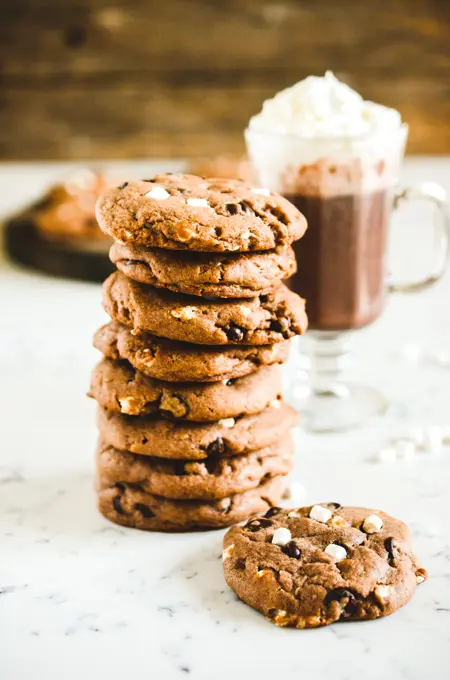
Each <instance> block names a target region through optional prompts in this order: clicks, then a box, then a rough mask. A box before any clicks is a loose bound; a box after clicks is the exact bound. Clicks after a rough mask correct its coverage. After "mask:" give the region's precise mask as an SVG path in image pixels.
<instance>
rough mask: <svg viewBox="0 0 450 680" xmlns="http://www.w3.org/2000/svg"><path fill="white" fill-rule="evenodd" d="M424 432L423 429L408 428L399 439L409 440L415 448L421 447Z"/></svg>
mask: <svg viewBox="0 0 450 680" xmlns="http://www.w3.org/2000/svg"><path fill="white" fill-rule="evenodd" d="M424 436H425V432H424V429H423V427H410V428H409V429H408V430H406V432H405V434H404V435H402V436H401V437H399V439H410V440H411V441H413V442H414V444H415V445H416V446H422V444H423V440H424Z"/></svg>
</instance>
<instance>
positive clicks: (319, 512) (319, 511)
mask: <svg viewBox="0 0 450 680" xmlns="http://www.w3.org/2000/svg"><path fill="white" fill-rule="evenodd" d="M332 514H333V513H332V512H331V510H329V509H328V508H324V507H323V505H313V507H312V508H311V510H310V511H309V516H310V518H311V519H315V520H316V521H317V522H322V523H323V524H326V523H327V522H328V520H329V519H330V518H331V516H332Z"/></svg>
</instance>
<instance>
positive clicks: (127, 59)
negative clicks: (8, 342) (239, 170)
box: [0, 0, 450, 159]
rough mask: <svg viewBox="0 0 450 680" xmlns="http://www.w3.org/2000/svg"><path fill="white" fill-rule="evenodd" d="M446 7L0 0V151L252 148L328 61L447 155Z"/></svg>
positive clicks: (428, 3)
mask: <svg viewBox="0 0 450 680" xmlns="http://www.w3.org/2000/svg"><path fill="white" fill-rule="evenodd" d="M449 19H450V3H448V2H444V1H440V0H409V1H408V0H391V1H390V2H384V3H383V2H380V1H379V0H378V1H376V0H360V1H359V2H358V1H357V0H355V1H350V0H342V1H339V0H336V1H333V2H332V1H331V0H317V1H314V0H302V1H294V0H283V1H282V0H270V1H269V0H217V1H213V0H209V1H208V0H146V1H144V0H141V1H138V0H129V1H128V2H127V1H125V0H123V1H122V2H117V1H113V0H14V1H13V0H0V157H1V158H2V159H28V158H48V159H51V158H55V159H56V158H59V159H62V158H81V159H83V158H86V159H88V158H98V157H103V158H127V157H130V158H131V157H142V156H159V157H161V156H171V157H180V156H197V155H210V154H216V153H223V152H226V151H228V152H233V153H240V152H241V151H242V150H243V138H242V130H243V128H244V126H245V123H246V121H247V120H248V118H249V116H250V115H252V114H253V113H255V112H256V111H257V110H258V109H259V108H260V105H261V102H262V100H263V99H265V98H266V97H268V96H271V95H272V94H273V93H274V92H276V91H277V90H279V89H281V88H283V87H286V86H287V85H290V84H292V83H293V82H295V81H296V80H299V79H300V78H303V77H304V76H306V75H308V74H309V73H319V74H320V73H323V72H324V71H325V69H327V68H332V69H333V70H335V72H336V73H337V74H338V75H339V76H340V77H342V78H343V79H345V80H346V81H347V82H349V83H350V84H351V85H352V86H354V87H356V88H357V89H359V90H360V91H361V93H362V94H364V96H365V97H368V98H371V99H374V100H376V101H380V102H383V103H386V104H388V105H391V106H395V107H396V108H398V109H399V110H400V111H401V112H402V114H403V116H404V118H405V119H406V120H407V121H408V122H409V123H410V126H411V135H410V144H409V151H412V152H416V153H450V79H449V75H450V34H449Z"/></svg>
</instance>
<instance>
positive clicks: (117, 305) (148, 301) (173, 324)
mask: <svg viewBox="0 0 450 680" xmlns="http://www.w3.org/2000/svg"><path fill="white" fill-rule="evenodd" d="M103 305H104V308H105V310H106V312H107V313H108V314H109V316H110V317H111V318H112V319H113V320H114V321H118V322H119V323H122V324H124V325H125V326H129V327H131V328H133V329H135V330H143V331H149V332H151V333H154V334H155V335H158V336H160V337H165V338H170V339H172V340H181V341H184V342H191V343H195V344H199V345H229V344H233V345H235V344H242V345H271V344H273V343H275V342H281V341H282V340H283V339H285V340H286V339H288V338H291V337H292V336H294V335H297V334H302V333H304V332H305V330H306V328H307V325H308V321H307V317H306V313H305V301H304V300H302V298H300V297H299V296H298V295H296V294H295V293H293V292H292V291H290V290H289V289H288V288H286V286H284V285H283V284H280V285H279V286H278V287H277V288H275V289H274V290H273V291H272V292H270V293H269V294H268V295H263V296H261V297H256V298H251V299H250V300H215V301H214V302H212V303H211V302H208V301H206V300H203V299H202V298H196V297H189V296H187V295H179V294H177V293H172V292H169V291H166V290H160V289H157V288H152V287H151V286H146V285H143V284H141V283H136V281H132V280H131V279H128V278H127V277H126V276H125V275H124V274H122V273H121V272H115V273H114V274H111V276H110V277H109V278H107V279H106V281H105V283H104V284H103Z"/></svg>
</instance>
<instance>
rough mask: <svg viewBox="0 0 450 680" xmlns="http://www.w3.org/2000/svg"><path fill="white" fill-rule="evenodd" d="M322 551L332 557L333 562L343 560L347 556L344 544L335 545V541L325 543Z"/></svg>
mask: <svg viewBox="0 0 450 680" xmlns="http://www.w3.org/2000/svg"><path fill="white" fill-rule="evenodd" d="M324 552H326V554H327V555H329V556H330V557H332V558H333V560H334V561H335V562H340V561H341V560H345V558H346V557H347V551H346V549H345V548H344V546H342V545H336V543H330V545H327V547H326V548H325V551H324Z"/></svg>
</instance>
